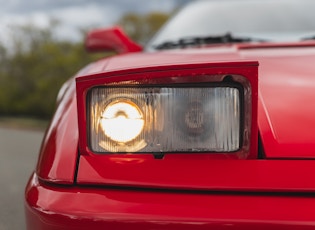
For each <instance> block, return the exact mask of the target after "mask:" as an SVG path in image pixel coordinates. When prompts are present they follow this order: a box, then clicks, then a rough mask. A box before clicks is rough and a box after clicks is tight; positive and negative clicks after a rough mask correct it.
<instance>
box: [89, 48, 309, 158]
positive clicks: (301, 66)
mask: <svg viewBox="0 0 315 230" xmlns="http://www.w3.org/2000/svg"><path fill="white" fill-rule="evenodd" d="M240 60H252V61H258V62H259V102H258V125H259V131H260V136H261V139H262V143H263V147H264V152H265V155H266V158H314V157H315V136H314V134H313V130H314V127H315V119H314V117H315V106H313V102H312V101H313V100H314V99H315V90H314V89H315V76H314V75H315V65H314V64H313V63H314V60H315V44H312V45H305V44H304V45H297V44H288V45H282V46H276V45H270V46H268V45H264V44H263V45H229V46H215V47H208V48H205V49H180V50H172V51H162V52H154V53H135V54H125V55H120V56H115V57H112V58H109V59H104V60H102V61H99V62H97V63H95V64H94V65H93V66H91V67H90V68H89V70H88V71H87V73H86V74H98V73H102V72H109V71H117V70H127V69H129V68H142V67H143V68H145V67H154V66H156V67H158V66H161V65H164V66H165V65H173V66H174V65H176V64H192V63H207V62H208V63H211V62H227V61H228V62H237V61H240Z"/></svg>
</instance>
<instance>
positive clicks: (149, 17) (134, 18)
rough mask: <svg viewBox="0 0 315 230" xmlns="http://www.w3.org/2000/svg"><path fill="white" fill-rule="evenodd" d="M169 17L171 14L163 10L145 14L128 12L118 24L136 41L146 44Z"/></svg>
mask: <svg viewBox="0 0 315 230" xmlns="http://www.w3.org/2000/svg"><path fill="white" fill-rule="evenodd" d="M169 17H170V14H167V13H163V12H152V13H149V14H144V15H140V14H136V13H127V14H125V15H124V16H123V17H122V18H121V19H120V20H119V21H118V24H119V25H120V26H122V28H123V29H124V30H125V31H126V33H127V34H128V35H129V36H130V37H131V38H132V39H133V40H134V41H137V42H139V43H140V44H145V43H146V42H147V41H148V40H149V39H150V38H151V37H152V36H153V35H154V34H155V33H156V31H157V30H158V29H160V27H161V26H162V25H163V24H164V23H165V22H166V21H167V19H168V18H169Z"/></svg>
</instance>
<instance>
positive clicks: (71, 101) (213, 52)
mask: <svg viewBox="0 0 315 230" xmlns="http://www.w3.org/2000/svg"><path fill="white" fill-rule="evenodd" d="M312 45H313V46H314V47H312ZM306 47H307V49H306ZM314 59H315V43H312V44H307V46H306V45H305V44H303V45H301V46H299V45H297V44H290V45H289V44H287V45H286V46H283V47H280V48H279V47H278V46H277V47H276V46H272V45H269V46H268V45H262V46H259V45H257V44H255V45H252V46H251V45H230V46H211V47H209V48H207V49H202V50H200V49H187V50H180V51H176V50H175V51H165V52H158V53H134V54H124V55H120V56H117V57H113V58H110V59H104V60H101V61H98V62H96V63H94V64H92V65H90V66H88V67H87V68H86V69H85V70H84V71H83V72H80V73H79V74H78V75H77V76H76V77H79V76H82V78H81V79H82V81H85V80H88V79H91V78H94V79H95V81H96V82H97V81H99V82H103V81H104V79H103V78H102V77H104V76H107V77H110V73H113V72H115V73H119V74H122V75H123V74H127V73H128V72H129V71H130V69H137V70H138V71H139V72H143V71H145V70H146V69H147V68H149V69H150V71H154V70H156V71H158V70H159V69H160V68H161V67H163V66H164V67H165V68H167V67H168V66H169V67H171V68H176V67H183V66H184V65H187V66H189V65H198V64H200V63H202V64H205V63H209V65H210V66H211V63H216V67H215V68H217V69H219V70H220V71H223V73H227V72H228V71H229V70H231V69H232V70H236V69H237V66H238V63H239V62H244V61H245V62H248V61H246V60H253V61H258V62H259V64H260V66H259V73H258V76H259V83H258V88H259V96H258V102H256V103H258V104H256V105H257V106H258V119H257V122H258V127H259V131H260V136H261V140H262V142H263V147H264V153H265V158H266V159H263V160H261V159H253V157H250V158H252V159H242V160H240V159H236V158H234V159H228V157H226V155H225V158H227V159H216V160H214V159H211V157H210V158H208V157H207V156H206V155H199V154H198V155H194V156H195V157H196V158H197V156H198V158H199V159H196V158H195V157H192V156H191V155H187V154H178V155H171V154H170V155H166V156H165V158H164V159H163V160H156V159H154V158H153V156H152V155H124V156H123V155H118V156H116V155H107V156H105V155H95V154H90V153H88V151H83V154H80V153H79V152H78V145H79V125H78V121H77V115H78V111H77V104H76V103H77V101H76V91H75V82H74V80H73V79H72V80H71V81H70V83H69V85H70V86H69V89H68V91H67V92H66V93H65V95H64V96H63V100H62V102H61V104H60V105H59V107H58V109H57V111H56V114H55V116H54V118H53V120H52V123H51V126H50V128H49V129H48V131H47V133H46V137H45V139H44V141H43V145H42V148H41V154H40V158H39V163H38V167H37V170H36V172H35V174H34V175H33V177H32V179H31V180H30V181H29V183H28V186H27V189H26V217H27V218H26V219H27V226H28V227H29V229H86V228H92V229H104V228H108V229H124V228H128V229H192V228H193V229H209V228H215V229H230V228H233V229H253V228H254V229H265V228H271V229H279V228H284V229H314V227H315V209H314V207H315V199H314V197H313V192H315V181H314V180H313V179H311V177H312V175H313V174H314V173H315V162H313V161H312V160H307V159H313V158H314V157H315V139H314V132H313V129H314V128H313V127H315V119H314V117H315V107H314V106H313V105H312V103H311V102H310V101H305V100H306V98H308V99H309V100H311V98H314V95H315V92H314V90H313V89H314V84H315V80H314V76H313V75H314V72H315V66H314V65H313V63H314V62H313V60H314ZM170 63H171V64H170ZM226 63H229V64H230V65H231V66H232V67H231V68H230V69H224V66H225V67H226ZM251 63H255V62H251ZM240 71H241V70H240ZM245 71H247V70H245ZM239 73H241V72H239ZM243 74H244V75H246V73H245V72H244V73H243ZM120 80H123V78H120ZM256 96H257V95H256ZM254 116H255V114H254ZM288 124H290V125H288ZM80 125H83V124H80ZM81 128H82V127H81ZM253 131H254V132H256V131H257V126H256V128H254V130H253ZM253 137H255V138H256V139H255V140H251V141H253V143H256V144H254V147H255V148H256V149H257V142H256V140H257V139H258V138H257V134H256V136H255V135H254V136H253ZM80 138H81V139H84V138H82V137H80ZM81 139H80V141H81ZM80 143H81V142H80ZM81 151H82V149H81ZM86 153H87V154H86ZM303 159H304V160H303Z"/></svg>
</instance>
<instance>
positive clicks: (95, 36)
mask: <svg viewBox="0 0 315 230" xmlns="http://www.w3.org/2000/svg"><path fill="white" fill-rule="evenodd" d="M85 45H86V49H87V50H88V51H92V52H93V51H106V50H109V51H116V52H118V53H129V52H140V51H142V47H141V46H139V45H138V44H136V43H135V42H133V41H132V40H130V39H129V37H128V36H127V35H126V34H125V33H124V32H123V31H122V30H121V29H120V28H119V27H112V28H107V29H98V30H93V31H92V32H90V33H88V34H87V38H86V42H85Z"/></svg>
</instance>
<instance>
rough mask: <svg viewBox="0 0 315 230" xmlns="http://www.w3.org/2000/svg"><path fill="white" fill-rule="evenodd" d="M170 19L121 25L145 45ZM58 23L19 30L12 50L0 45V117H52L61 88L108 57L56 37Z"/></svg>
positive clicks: (154, 16) (132, 19)
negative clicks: (93, 62)
mask: <svg viewBox="0 0 315 230" xmlns="http://www.w3.org/2000/svg"><path fill="white" fill-rule="evenodd" d="M167 17H168V15H166V14H163V13H151V14H147V15H137V14H133V13H129V14H126V15H125V16H123V17H122V18H121V19H120V20H119V23H118V24H120V25H122V26H123V28H124V29H126V32H127V34H129V35H130V36H131V37H132V38H133V39H134V40H135V41H138V42H143V41H146V40H148V38H149V37H150V36H152V34H153V33H154V32H155V31H156V30H157V29H158V28H159V27H160V26H161V25H162V24H163V23H164V22H165V20H166V18H167ZM57 24H58V23H56V22H55V21H52V23H51V26H50V27H49V28H46V29H42V28H38V27H35V26H33V25H27V26H15V27H14V33H13V34H12V37H11V42H12V47H10V48H8V47H4V46H3V45H1V43H0V116H24V117H25V116H28V117H37V118H49V117H51V115H52V113H53V111H54V109H55V105H56V96H57V94H58V91H59V88H60V87H61V85H62V84H63V83H64V82H65V81H66V80H67V79H68V78H70V77H71V76H73V75H74V74H75V73H76V72H77V71H78V70H80V69H81V68H82V67H84V66H85V65H86V64H88V63H90V62H92V61H94V60H96V59H99V58H100V57H105V56H106V55H107V54H93V55H92V54H88V53H87V52H86V51H85V48H84V45H83V43H82V42H72V41H65V40H60V39H57V38H56V37H54V34H55V29H56V27H57Z"/></svg>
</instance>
